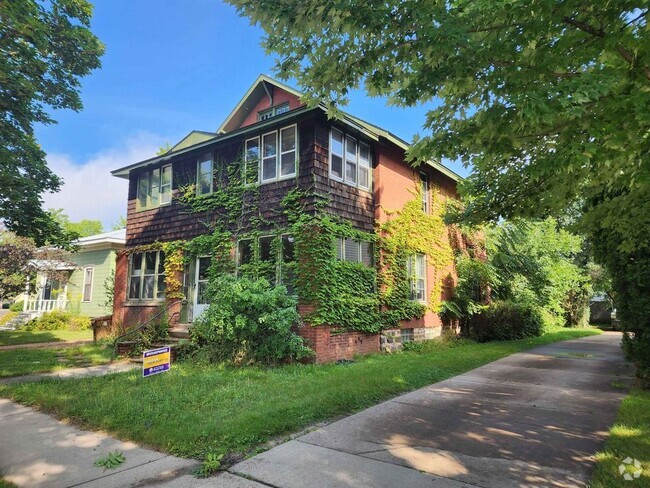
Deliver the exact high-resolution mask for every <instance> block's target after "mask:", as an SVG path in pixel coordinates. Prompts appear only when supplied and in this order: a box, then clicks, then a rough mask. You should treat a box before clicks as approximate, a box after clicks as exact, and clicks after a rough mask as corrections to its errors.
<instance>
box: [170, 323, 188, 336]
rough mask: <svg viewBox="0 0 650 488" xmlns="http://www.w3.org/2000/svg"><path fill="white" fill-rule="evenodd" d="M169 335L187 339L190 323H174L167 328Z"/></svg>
mask: <svg viewBox="0 0 650 488" xmlns="http://www.w3.org/2000/svg"><path fill="white" fill-rule="evenodd" d="M169 337H171V338H175V339H189V337H190V324H176V325H174V326H172V327H170V328H169Z"/></svg>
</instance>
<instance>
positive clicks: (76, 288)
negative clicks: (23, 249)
mask: <svg viewBox="0 0 650 488" xmlns="http://www.w3.org/2000/svg"><path fill="white" fill-rule="evenodd" d="M125 238H126V230H125V229H121V230H116V231H113V232H106V233H104V234H97V235H94V236H88V237H83V238H81V239H79V240H77V241H76V242H75V244H76V245H77V246H78V248H79V250H78V251H77V252H75V253H73V254H70V255H69V256H66V258H67V259H68V261H69V263H66V264H65V265H64V264H62V265H60V266H56V265H54V268H55V269H56V270H57V273H56V277H52V276H49V275H48V273H45V272H43V271H42V269H43V268H44V267H45V266H44V265H43V264H44V263H41V262H39V261H33V262H32V266H33V267H34V268H36V270H37V273H36V289H35V290H34V292H33V293H32V294H29V298H28V299H27V300H25V301H24V311H25V312H28V313H30V314H31V315H32V316H36V315H40V314H42V313H43V312H48V311H51V310H67V311H70V312H75V313H80V314H82V315H88V316H89V317H101V316H102V315H110V314H111V313H112V312H113V310H112V308H111V307H110V306H109V307H107V306H106V305H105V303H106V300H107V297H106V282H107V280H108V279H109V277H110V276H111V275H112V274H114V272H115V258H116V255H117V252H118V251H119V250H120V249H124V242H125ZM48 264H49V266H47V267H48V268H49V269H52V263H48Z"/></svg>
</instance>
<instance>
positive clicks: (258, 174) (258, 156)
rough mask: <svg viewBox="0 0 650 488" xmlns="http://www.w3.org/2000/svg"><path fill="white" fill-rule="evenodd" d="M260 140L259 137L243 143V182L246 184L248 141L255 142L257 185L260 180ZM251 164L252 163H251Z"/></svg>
mask: <svg viewBox="0 0 650 488" xmlns="http://www.w3.org/2000/svg"><path fill="white" fill-rule="evenodd" d="M261 139H262V138H261V137H260V136H255V137H250V138H248V139H246V140H245V141H244V174H243V178H244V182H246V175H247V174H248V163H249V161H248V141H257V153H258V154H257V161H256V163H257V183H259V182H260V180H261V178H262V140H261ZM251 162H252V161H251ZM252 184H254V183H252Z"/></svg>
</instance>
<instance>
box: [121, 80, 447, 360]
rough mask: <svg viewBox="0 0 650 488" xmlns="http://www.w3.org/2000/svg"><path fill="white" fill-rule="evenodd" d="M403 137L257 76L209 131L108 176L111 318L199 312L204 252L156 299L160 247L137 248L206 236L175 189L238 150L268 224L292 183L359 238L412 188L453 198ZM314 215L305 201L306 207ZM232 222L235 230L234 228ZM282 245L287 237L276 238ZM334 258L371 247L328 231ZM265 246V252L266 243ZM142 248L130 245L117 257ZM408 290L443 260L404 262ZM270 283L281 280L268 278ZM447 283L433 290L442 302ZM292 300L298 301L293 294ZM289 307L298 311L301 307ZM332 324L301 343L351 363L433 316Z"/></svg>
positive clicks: (200, 186)
mask: <svg viewBox="0 0 650 488" xmlns="http://www.w3.org/2000/svg"><path fill="white" fill-rule="evenodd" d="M407 148H408V144H407V143H406V142H404V141H403V140H401V139H399V138H398V137H396V136H394V135H393V134H391V133H389V132H387V131H385V130H383V129H381V128H379V127H377V126H375V125H372V124H370V123H367V122H365V121H362V120H360V119H358V118H355V117H353V116H350V115H347V114H343V115H342V116H341V117H340V118H338V119H336V120H329V119H328V118H327V116H326V113H325V110H324V108H323V107H320V106H318V107H315V108H309V107H307V106H306V105H305V104H303V103H301V101H300V93H299V92H297V91H295V90H294V89H292V88H290V87H288V86H286V85H284V84H282V83H279V82H277V81H275V80H272V79H271V78H269V77H266V76H264V75H262V76H260V77H259V78H258V79H257V80H256V81H255V83H254V84H253V85H252V87H251V88H250V89H249V90H248V91H247V92H246V94H245V95H244V97H243V98H242V100H241V101H240V102H239V103H238V104H237V106H236V107H235V108H234V110H233V111H232V112H231V113H230V115H229V116H228V117H227V118H226V120H225V121H224V122H223V124H222V125H221V127H219V129H218V130H217V131H216V132H202V131H193V132H191V133H190V134H189V135H188V136H187V137H185V138H184V139H183V140H182V141H180V142H179V143H178V144H176V145H175V146H174V147H172V148H171V149H170V150H169V151H168V152H167V153H165V154H163V155H161V156H157V157H154V158H151V159H147V160H145V161H141V162H138V163H135V164H131V165H129V166H125V167H123V168H120V169H117V170H115V171H113V172H112V174H113V175H114V176H116V177H119V178H125V179H128V180H129V190H128V210H127V229H126V248H125V250H126V251H127V252H124V253H122V254H121V255H120V256H118V259H117V267H116V279H115V295H114V310H113V322H114V324H119V326H121V327H122V328H127V327H132V326H134V325H136V324H138V323H139V322H142V321H144V320H146V319H147V318H148V317H151V316H152V314H154V313H155V312H156V310H158V309H159V307H160V306H161V304H167V303H169V304H170V305H169V307H170V313H171V315H170V318H171V321H172V323H173V324H176V329H175V330H177V331H179V330H180V331H183V329H187V327H190V326H191V323H192V321H193V320H194V319H195V318H196V317H198V316H199V315H200V313H201V312H202V311H203V310H204V309H205V308H206V307H207V304H206V303H202V296H201V295H202V294H201V289H202V287H203V286H205V280H206V276H205V269H206V268H207V266H208V265H209V259H210V258H209V257H206V256H192V257H191V258H190V259H187V260H186V261H187V262H188V264H186V266H185V269H184V270H183V272H182V273H179V280H180V281H181V282H182V286H183V287H182V292H183V295H184V296H185V298H186V300H178V299H171V302H170V299H169V298H166V297H165V291H164V286H165V285H164V283H165V278H164V270H163V260H164V256H163V253H162V252H161V251H159V250H153V247H152V248H151V250H146V249H147V248H146V246H147V245H151V244H154V243H159V242H170V241H178V240H190V239H193V238H195V237H197V236H200V235H202V234H205V233H207V232H209V230H208V226H206V223H207V222H209V221H210V220H211V219H212V218H213V217H214V216H213V215H211V213H210V211H204V212H198V213H197V212H188V211H187V209H186V208H184V206H183V204H182V203H180V202H179V200H178V198H177V197H178V195H179V193H180V192H181V189H182V188H184V187H185V185H187V184H189V183H191V184H195V191H196V192H197V194H199V195H204V194H205V195H208V194H210V193H211V192H212V191H213V190H214V188H215V187H216V186H218V185H221V184H225V183H224V182H223V181H224V180H223V179H222V178H221V176H220V175H221V174H223V168H222V166H224V165H227V164H228V161H232V160H234V159H235V158H237V157H241V155H242V154H243V155H245V156H244V157H245V158H247V160H250V163H254V164H255V165H256V168H257V182H256V184H257V185H258V188H259V198H260V201H262V202H263V205H262V206H261V208H260V212H261V214H262V217H263V220H264V221H265V222H272V223H273V225H274V226H275V228H277V227H278V226H280V227H282V226H283V225H285V224H286V222H285V220H286V216H285V215H284V214H283V213H282V212H280V211H279V208H280V203H281V201H282V199H283V198H284V197H285V196H286V195H287V193H288V192H289V191H290V190H291V189H293V188H296V187H297V188H301V189H310V190H311V191H312V192H314V193H315V194H318V195H321V196H324V197H326V199H325V201H326V204H325V206H324V208H322V209H321V211H323V212H325V213H327V214H329V215H332V216H334V217H337V218H340V219H343V220H345V221H347V222H349V223H350V224H351V225H352V227H354V229H356V230H358V231H362V232H367V233H369V234H372V233H375V232H377V226H378V225H380V224H381V223H382V222H385V221H386V220H388V219H389V218H390V213H391V212H392V211H394V210H399V209H400V208H402V207H403V206H404V205H405V204H406V203H407V202H408V201H411V200H413V198H414V191H413V190H414V187H415V188H416V189H417V191H418V193H417V194H418V195H419V197H418V198H421V200H422V208H423V209H424V210H425V211H428V210H429V208H430V206H431V199H432V196H431V192H432V191H433V189H434V188H435V189H436V192H437V194H439V195H442V197H451V198H455V197H456V196H457V193H456V183H457V182H458V181H459V177H458V175H456V174H455V173H453V172H452V171H451V170H449V169H448V168H446V167H444V166H443V165H441V164H439V163H437V162H429V163H425V164H422V165H420V166H419V167H418V168H413V167H412V166H410V165H409V164H407V163H406V162H405V151H406V149H407ZM307 208H308V209H311V210H313V211H315V204H309V203H308V204H307ZM243 225H247V224H246V223H244V224H243ZM265 239H266V238H265V237H259V238H258V240H257V241H255V242H254V243H251V242H245V241H243V240H242V241H240V242H233V259H234V260H236V261H237V264H240V263H241V262H243V261H244V260H245V259H246V256H247V254H248V253H250V252H251V245H255V246H260V247H259V252H261V253H262V254H264V253H265V252H267V253H268V252H270V251H269V250H266V251H265V249H266V247H265V246H267V247H268V246H269V241H268V240H265ZM282 239H283V240H282V245H283V246H284V245H290V242H291V239H290V237H288V236H287V237H286V240H285V236H284V235H283V236H282ZM332 240H333V245H334V246H335V247H336V248H337V256H338V258H339V259H342V260H347V261H354V262H358V263H363V264H365V265H367V266H374V263H373V259H372V250H371V249H369V248H368V247H367V246H365V245H364V244H363V243H361V242H358V243H357V242H354V241H352V240H350V239H345V238H339V237H337V236H332ZM269 249H270V248H269ZM129 250H131V251H133V250H142V251H141V252H130V253H129V252H128V251H129ZM412 264H413V270H412V274H413V280H412V282H413V284H412V288H413V290H412V292H413V298H414V299H415V300H421V301H422V302H423V303H426V301H427V298H428V297H429V294H430V293H431V289H430V284H431V283H433V282H434V280H436V279H437V277H439V276H441V273H444V274H445V275H447V276H451V277H452V280H451V281H452V284H453V279H454V278H453V277H454V276H455V274H454V270H453V265H451V264H450V265H449V267H448V269H444V270H440V269H435V268H434V267H433V266H431V265H430V264H429V263H427V262H426V260H425V259H424V257H423V256H417V257H416V256H414V258H413V263H412ZM278 280H279V281H281V277H279V278H278ZM450 291H451V290H450V285H449V284H447V286H445V287H443V288H442V289H441V294H442V298H443V299H444V298H446V296H447V295H448V294H449V293H450ZM298 298H299V301H300V297H298ZM312 308H313V307H312V305H311V304H309V303H301V304H300V305H299V312H300V313H301V315H303V317H306V316H308V314H309V312H310V311H311V310H312ZM336 326H337V324H331V326H328V325H321V326H318V327H311V326H309V325H306V326H304V327H301V328H300V330H299V333H300V334H301V335H303V337H305V338H307V339H309V340H310V341H311V345H312V347H313V348H314V350H315V351H316V353H317V360H318V361H319V362H325V361H331V360H335V359H341V358H351V357H352V356H353V355H354V354H357V353H369V352H374V351H378V350H380V347H381V344H384V343H393V342H394V343H399V342H401V341H409V340H420V339H425V338H432V337H435V336H436V335H439V334H440V332H441V329H442V323H441V321H440V318H439V317H438V315H437V314H436V313H434V312H433V311H431V310H428V311H427V312H426V313H425V314H424V315H423V316H422V317H421V318H418V319H413V320H409V321H403V322H402V323H401V325H400V327H399V328H395V329H394V330H392V331H388V332H385V333H383V334H382V335H381V336H380V334H366V333H362V332H356V331H348V332H344V333H337V330H336Z"/></svg>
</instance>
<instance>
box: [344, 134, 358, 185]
mask: <svg viewBox="0 0 650 488" xmlns="http://www.w3.org/2000/svg"><path fill="white" fill-rule="evenodd" d="M345 181H346V182H349V183H354V184H356V183H357V141H355V140H354V139H352V138H351V137H346V138H345Z"/></svg>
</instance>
